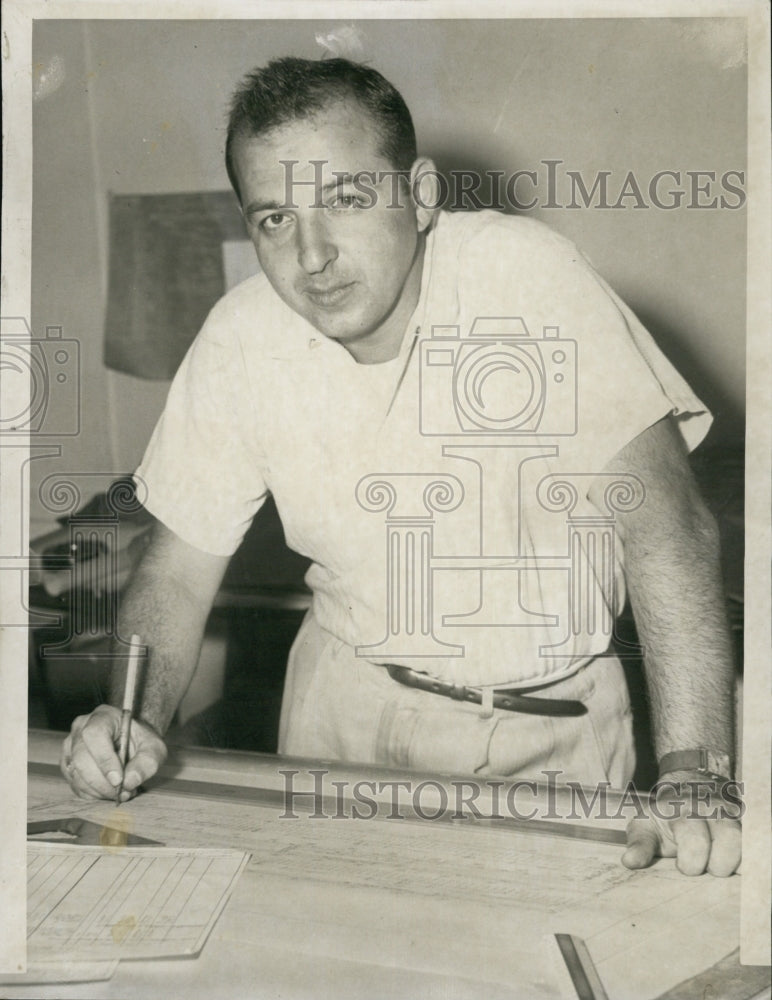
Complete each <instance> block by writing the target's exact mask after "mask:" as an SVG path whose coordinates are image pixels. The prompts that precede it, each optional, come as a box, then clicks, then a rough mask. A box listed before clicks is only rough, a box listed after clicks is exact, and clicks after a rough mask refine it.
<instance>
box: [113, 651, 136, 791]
mask: <svg viewBox="0 0 772 1000" xmlns="http://www.w3.org/2000/svg"><path fill="white" fill-rule="evenodd" d="M141 648H142V643H141V642H140V638H139V636H138V635H132V637H131V641H130V642H129V666H128V669H127V671H126V684H125V686H124V689H123V706H122V711H121V735H120V738H119V740H118V759H119V760H120V762H121V783H120V785H118V788H117V789H116V792H115V802H116V805H117V804H119V803H120V801H121V792H122V791H123V771H124V769H125V767H126V760H127V759H128V755H129V734H130V732H131V718H132V714H133V712H134V695H135V692H136V690H137V667H138V665H139V651H140V649H141Z"/></svg>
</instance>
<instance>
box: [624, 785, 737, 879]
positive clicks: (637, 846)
mask: <svg viewBox="0 0 772 1000" xmlns="http://www.w3.org/2000/svg"><path fill="white" fill-rule="evenodd" d="M739 792H740V785H739V784H738V783H737V782H734V781H730V782H726V783H723V784H719V783H715V782H708V781H705V776H704V775H702V776H700V775H699V774H697V775H695V776H685V775H683V774H681V773H679V775H678V777H677V778H676V777H673V778H671V777H669V776H666V777H665V778H663V779H661V780H660V781H659V782H658V784H657V785H656V786H655V788H654V789H653V790H652V793H651V796H650V802H649V815H648V816H647V817H646V818H637V819H634V820H632V821H631V822H630V824H629V825H628V827H627V850H626V851H625V853H624V854H623V855H622V864H624V865H625V866H626V867H627V868H647V867H648V866H649V865H650V864H652V862H653V861H654V859H655V858H657V857H662V858H675V859H676V866H677V868H678V870H679V871H681V872H683V874H684V875H702V874H703V873H704V872H708V873H709V874H711V875H717V876H719V877H726V876H727V875H733V874H734V873H735V872H737V873H738V874H739V869H740V862H741V859H742V829H741V825H740V817H741V816H742V813H743V805H742V801H741V800H740V797H739Z"/></svg>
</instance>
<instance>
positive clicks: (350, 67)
mask: <svg viewBox="0 0 772 1000" xmlns="http://www.w3.org/2000/svg"><path fill="white" fill-rule="evenodd" d="M349 97H353V98H354V99H355V100H356V101H357V102H358V103H359V105H360V106H361V107H362V108H363V109H364V110H365V111H368V112H369V113H370V115H371V117H372V119H373V124H374V125H375V128H376V130H377V132H378V136H379V139H380V149H379V152H380V154H381V155H382V156H384V157H386V159H387V160H388V161H389V162H390V163H391V165H392V167H393V168H394V169H396V170H406V171H407V170H410V167H411V166H412V165H413V162H414V161H415V158H416V155H417V151H416V138H415V129H414V128H413V119H412V118H411V117H410V111H409V110H408V107H407V105H406V104H405V101H404V99H403V98H402V95H401V94H400V93H399V91H398V90H397V89H396V88H395V87H394V86H392V84H390V83H389V81H388V80H387V79H386V78H385V77H383V76H382V75H381V74H380V73H379V72H378V71H377V70H374V69H372V68H371V67H369V66H364V65H363V64H361V63H355V62H351V61H350V60H348V59H340V58H335V59H322V60H313V59H297V58H295V57H293V56H285V57H283V58H281V59H274V60H272V61H271V62H270V63H268V65H267V66H265V67H262V68H258V69H255V70H253V71H252V72H251V73H249V74H247V76H245V77H244V79H243V80H242V81H241V83H240V84H239V86H238V88H237V89H236V91H235V93H234V95H233V98H232V100H231V107H230V116H229V119H228V138H227V140H226V143H225V166H226V169H227V171H228V177H229V179H230V182H231V184H232V185H233V190H234V191H235V192H236V194H237V196H238V197H239V200H241V193H240V191H239V186H238V180H237V178H236V172H235V169H234V162H233V147H234V144H235V141H236V140H237V139H239V138H254V137H256V136H260V135H263V134H265V133H266V132H269V131H270V130H271V129H274V128H277V127H278V126H279V125H284V124H286V123H287V122H291V121H296V120H298V119H303V118H310V117H311V116H312V115H314V114H315V113H316V112H318V111H321V110H323V109H324V108H326V107H328V106H329V105H330V104H332V103H334V102H335V101H338V100H342V99H345V98H349Z"/></svg>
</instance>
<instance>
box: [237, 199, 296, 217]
mask: <svg viewBox="0 0 772 1000" xmlns="http://www.w3.org/2000/svg"><path fill="white" fill-rule="evenodd" d="M269 208H270V209H273V210H274V211H276V210H281V211H284V210H285V209H286V208H287V206H286V205H282V204H281V203H280V202H278V201H250V203H249V204H248V205H247V206H246V208H245V209H244V215H252V214H253V212H265V211H267V210H268V209H269Z"/></svg>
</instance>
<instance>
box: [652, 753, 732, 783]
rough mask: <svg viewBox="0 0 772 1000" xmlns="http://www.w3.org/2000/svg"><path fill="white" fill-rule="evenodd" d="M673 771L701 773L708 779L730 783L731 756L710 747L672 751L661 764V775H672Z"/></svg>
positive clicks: (662, 759) (663, 758)
mask: <svg viewBox="0 0 772 1000" xmlns="http://www.w3.org/2000/svg"><path fill="white" fill-rule="evenodd" d="M672 771H699V772H700V773H701V774H704V775H705V777H706V778H710V779H717V780H720V781H730V780H731V776H732V765H731V761H730V760H729V754H727V753H720V752H719V751H718V750H711V749H710V748H709V747H696V748H695V749H693V750H672V751H671V752H670V753H666V754H665V756H664V757H662V758H661V760H660V762H659V773H660V775H663V774H670V773H671V772H672Z"/></svg>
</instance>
